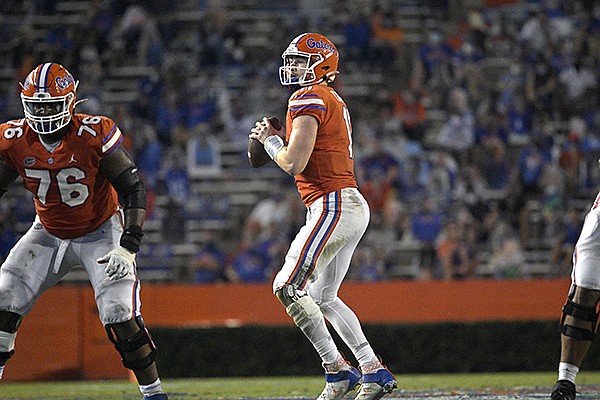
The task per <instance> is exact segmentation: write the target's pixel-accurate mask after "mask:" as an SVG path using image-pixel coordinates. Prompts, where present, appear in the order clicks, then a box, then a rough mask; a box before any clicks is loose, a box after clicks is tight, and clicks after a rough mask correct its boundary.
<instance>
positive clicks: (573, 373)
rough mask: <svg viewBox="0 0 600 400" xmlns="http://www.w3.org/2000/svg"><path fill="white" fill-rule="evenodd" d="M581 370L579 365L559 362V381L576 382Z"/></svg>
mask: <svg viewBox="0 0 600 400" xmlns="http://www.w3.org/2000/svg"><path fill="white" fill-rule="evenodd" d="M578 372H579V367H577V366H575V365H573V364H569V363H564V362H561V363H559V364H558V380H559V381H569V382H573V383H575V377H577V373H578Z"/></svg>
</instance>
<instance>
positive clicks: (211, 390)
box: [0, 372, 600, 400]
mask: <svg viewBox="0 0 600 400" xmlns="http://www.w3.org/2000/svg"><path fill="white" fill-rule="evenodd" d="M396 377H397V378H398V386H399V389H398V391H397V392H394V393H393V394H392V395H389V396H388V397H384V399H386V398H391V399H393V398H401V397H402V398H404V397H410V398H411V399H413V400H414V399H428V398H435V399H454V398H456V399H465V398H475V399H476V398H485V399H486V400H489V399H515V398H520V399H524V398H535V399H540V398H548V396H547V395H545V394H546V393H548V392H549V390H550V388H551V387H552V385H553V384H554V381H555V380H556V373H555V372H548V373H546V372H535V373H495V374H428V375H397V376H396ZM323 383H324V382H323V378H322V377H291V378H290V377H275V378H219V379H217V378H211V379H164V380H163V387H164V389H165V390H166V391H167V393H169V398H170V399H171V400H178V399H181V400H195V399H260V398H262V399H265V398H268V399H275V398H280V399H285V398H288V399H289V398H294V399H308V398H316V397H317V396H318V394H319V393H320V391H321V389H322V388H323ZM577 383H578V385H580V386H582V387H584V388H585V387H588V386H590V387H591V388H590V389H589V390H590V393H588V392H586V391H585V390H584V391H583V395H582V396H579V397H578V399H580V398H581V399H586V398H590V399H591V398H598V397H597V396H598V391H597V390H598V389H597V388H598V387H599V386H600V372H582V373H580V374H579V375H578V377H577ZM507 393H508V394H507ZM520 394H522V395H520ZM528 396H529V397H528ZM349 398H351V397H349ZM0 399H2V400H10V399H51V400H57V399H70V400H74V399H77V400H91V399H104V400H113V399H114V400H129V399H131V400H133V399H137V400H139V399H141V395H140V393H139V391H138V390H137V386H136V385H135V384H134V383H133V382H128V381H72V382H31V383H13V382H2V383H0Z"/></svg>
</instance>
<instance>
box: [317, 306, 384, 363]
mask: <svg viewBox="0 0 600 400" xmlns="http://www.w3.org/2000/svg"><path fill="white" fill-rule="evenodd" d="M321 310H322V311H323V315H325V318H327V320H328V321H329V322H330V323H331V325H332V326H333V328H334V329H335V330H336V332H337V333H338V334H339V335H340V337H341V338H342V340H343V341H344V343H346V344H347V345H348V347H349V348H350V350H351V351H352V354H354V357H356V361H358V364H359V365H361V366H362V365H364V364H367V363H369V362H371V361H373V359H377V356H376V355H375V352H374V351H373V348H372V347H371V345H370V344H369V341H368V340H367V338H366V337H365V334H364V333H363V330H362V327H361V325H360V321H359V320H358V317H357V316H356V314H355V313H354V311H352V310H351V309H350V307H348V306H347V305H346V304H345V303H344V302H343V301H342V300H341V299H340V298H339V297H336V298H335V299H334V300H333V301H330V302H327V303H324V304H321Z"/></svg>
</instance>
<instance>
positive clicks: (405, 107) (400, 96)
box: [392, 88, 427, 142]
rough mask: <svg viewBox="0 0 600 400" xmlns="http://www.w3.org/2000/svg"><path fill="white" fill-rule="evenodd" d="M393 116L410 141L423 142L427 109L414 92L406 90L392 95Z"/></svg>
mask: <svg viewBox="0 0 600 400" xmlns="http://www.w3.org/2000/svg"><path fill="white" fill-rule="evenodd" d="M392 102H393V114H394V116H395V117H397V118H399V119H400V121H401V124H402V131H403V132H404V134H405V135H406V137H407V138H408V139H410V140H415V141H419V142H421V141H423V139H424V136H425V130H426V128H427V109H426V108H425V105H424V104H423V99H422V98H421V97H420V96H417V94H416V93H415V91H414V90H412V89H410V88H406V89H404V90H403V91H401V92H397V93H395V94H394V95H392Z"/></svg>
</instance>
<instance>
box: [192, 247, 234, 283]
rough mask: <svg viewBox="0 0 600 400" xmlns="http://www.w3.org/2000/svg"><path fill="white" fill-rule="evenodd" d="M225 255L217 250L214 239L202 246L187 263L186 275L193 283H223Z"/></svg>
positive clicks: (225, 279) (224, 277)
mask: <svg viewBox="0 0 600 400" xmlns="http://www.w3.org/2000/svg"><path fill="white" fill-rule="evenodd" d="M225 265H226V255H225V252H224V251H223V250H221V249H220V248H219V246H218V245H217V243H216V241H215V240H214V238H211V239H209V240H208V241H207V242H206V243H203V244H202V247H201V248H200V250H199V251H198V252H197V253H196V254H195V255H194V256H193V257H192V258H191V259H190V261H189V263H188V274H189V275H190V277H189V278H190V280H191V281H192V282H194V283H198V284H204V283H216V282H225V281H227V277H226V275H225Z"/></svg>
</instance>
